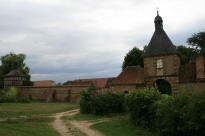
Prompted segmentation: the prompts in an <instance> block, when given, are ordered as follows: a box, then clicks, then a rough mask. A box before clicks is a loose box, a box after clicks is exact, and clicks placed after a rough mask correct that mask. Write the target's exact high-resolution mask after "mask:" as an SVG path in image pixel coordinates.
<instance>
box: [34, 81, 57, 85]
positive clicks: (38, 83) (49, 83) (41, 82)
mask: <svg viewBox="0 0 205 136" xmlns="http://www.w3.org/2000/svg"><path fill="white" fill-rule="evenodd" d="M53 85H56V83H55V81H53V80H40V81H33V86H53Z"/></svg>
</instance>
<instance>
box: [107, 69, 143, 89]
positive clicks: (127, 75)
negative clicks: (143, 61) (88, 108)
mask: <svg viewBox="0 0 205 136" xmlns="http://www.w3.org/2000/svg"><path fill="white" fill-rule="evenodd" d="M128 84H129V85H130V84H144V69H143V68H141V67H140V66H128V67H127V68H126V69H125V70H124V71H123V72H121V73H120V75H119V76H118V77H117V78H116V79H114V80H113V81H112V83H111V85H128Z"/></svg>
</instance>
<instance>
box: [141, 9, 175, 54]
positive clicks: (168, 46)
mask: <svg viewBox="0 0 205 136" xmlns="http://www.w3.org/2000/svg"><path fill="white" fill-rule="evenodd" d="M154 23H155V32H154V34H153V36H152V39H151V41H150V43H149V44H148V47H147V49H146V51H145V53H144V57H151V56H161V55H169V54H176V47H175V46H174V45H173V44H172V42H171V40H170V39H169V37H168V36H167V34H166V32H165V31H164V29H163V20H162V17H161V16H159V13H158V11H157V16H156V17H155V19H154Z"/></svg>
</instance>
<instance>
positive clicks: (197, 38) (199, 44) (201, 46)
mask: <svg viewBox="0 0 205 136" xmlns="http://www.w3.org/2000/svg"><path fill="white" fill-rule="evenodd" d="M187 43H188V44H190V45H192V46H193V47H195V49H196V51H198V52H199V53H200V55H202V56H204V57H205V31H204V32H199V33H197V34H193V35H192V37H190V38H188V39H187Z"/></svg>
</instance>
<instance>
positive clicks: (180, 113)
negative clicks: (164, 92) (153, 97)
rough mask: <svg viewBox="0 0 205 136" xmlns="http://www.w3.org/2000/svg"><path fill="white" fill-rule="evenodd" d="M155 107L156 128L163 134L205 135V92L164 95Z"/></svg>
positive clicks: (181, 135) (169, 135)
mask: <svg viewBox="0 0 205 136" xmlns="http://www.w3.org/2000/svg"><path fill="white" fill-rule="evenodd" d="M155 108H156V124H157V125H156V128H157V129H158V130H159V131H160V132H161V133H162V135H164V136H179V135H180V136H202V135H205V131H204V130H205V93H202V94H179V95H178V96H176V97H172V96H169V97H167V96H166V97H162V99H161V100H159V101H157V102H156V103H155Z"/></svg>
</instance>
